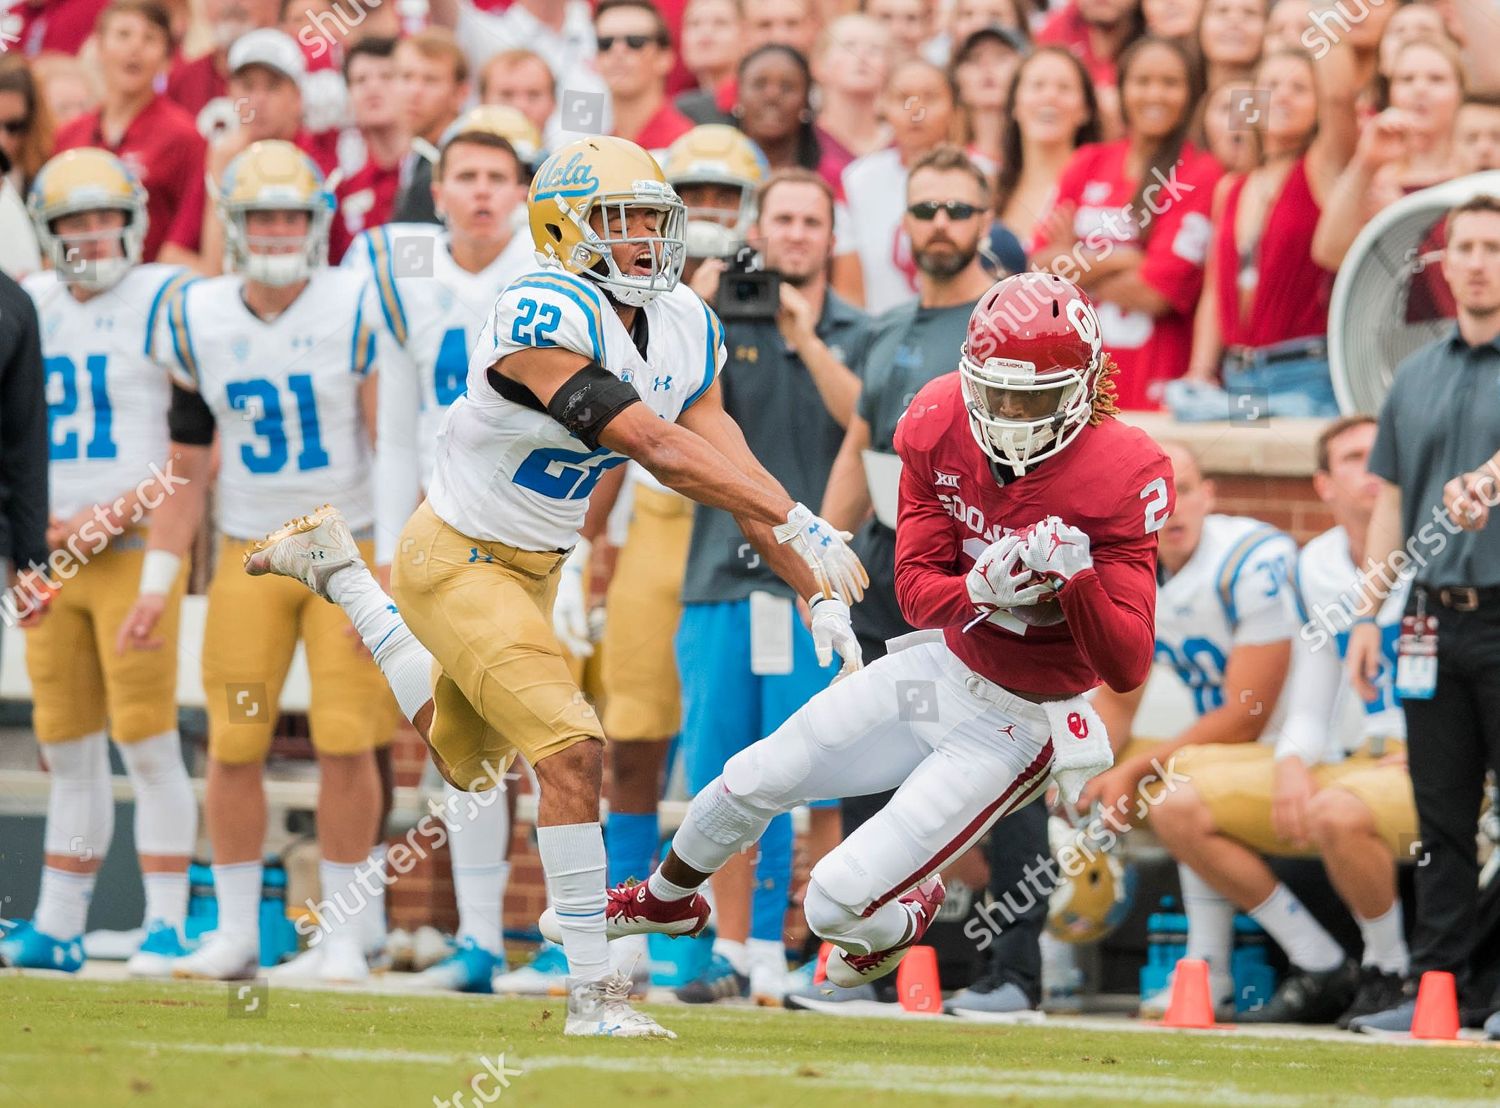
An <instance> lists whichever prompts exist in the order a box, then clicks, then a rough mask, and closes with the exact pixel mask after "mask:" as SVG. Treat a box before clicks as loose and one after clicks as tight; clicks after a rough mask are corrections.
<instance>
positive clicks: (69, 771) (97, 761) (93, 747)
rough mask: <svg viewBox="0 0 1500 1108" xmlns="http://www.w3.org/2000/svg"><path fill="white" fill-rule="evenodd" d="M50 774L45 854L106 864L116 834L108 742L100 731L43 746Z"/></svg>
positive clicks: (44, 844)
mask: <svg viewBox="0 0 1500 1108" xmlns="http://www.w3.org/2000/svg"><path fill="white" fill-rule="evenodd" d="M42 759H43V761H45V762H46V763H47V770H48V772H49V773H50V774H51V788H50V790H49V793H48V797H47V830H46V833H45V835H44V836H43V849H44V850H45V851H46V852H47V853H48V854H62V855H65V856H67V857H70V858H77V859H80V860H82V861H85V862H87V861H102V860H103V859H104V855H105V854H106V853H107V852H108V850H109V842H110V839H111V838H113V837H114V832H115V799H114V794H113V793H112V791H111V789H110V773H109V740H108V739H107V738H106V737H105V735H104V732H102V731H96V732H95V733H94V734H92V735H85V736H84V737H83V738H81V739H72V740H70V741H68V742H62V743H44V744H43V745H42Z"/></svg>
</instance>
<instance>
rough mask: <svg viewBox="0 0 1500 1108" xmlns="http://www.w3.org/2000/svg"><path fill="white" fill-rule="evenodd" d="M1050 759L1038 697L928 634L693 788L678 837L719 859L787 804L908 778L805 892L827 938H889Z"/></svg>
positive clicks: (871, 789) (1039, 777) (1036, 788)
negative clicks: (920, 894) (912, 903)
mask: <svg viewBox="0 0 1500 1108" xmlns="http://www.w3.org/2000/svg"><path fill="white" fill-rule="evenodd" d="M1051 765H1052V741H1051V735H1050V728H1049V726H1048V722H1047V715H1046V713H1045V712H1044V711H1043V710H1042V708H1041V707H1040V706H1039V705H1036V704H1032V703H1029V702H1028V701H1025V700H1022V699H1020V698H1019V697H1017V696H1014V695H1012V694H1011V693H1009V692H1006V691H1005V690H1004V689H1002V688H1000V687H999V686H998V685H995V684H993V683H991V682H989V681H987V680H985V679H984V678H982V677H980V676H978V675H977V674H975V673H974V672H973V671H972V670H970V669H969V668H968V667H967V666H965V665H964V664H963V663H962V662H961V661H959V660H958V658H957V657H955V656H954V655H953V654H952V652H951V651H949V650H948V648H947V646H945V645H944V644H943V643H941V642H931V643H923V644H922V645H919V646H912V647H909V648H907V649H905V650H901V651H898V652H896V653H893V654H888V655H887V656H886V657H884V658H881V659H880V660H878V661H876V662H874V663H873V664H871V665H869V666H867V667H866V668H864V669H862V670H859V671H858V672H857V673H854V674H852V675H851V676H849V677H847V678H846V679H844V680H843V681H840V682H839V683H838V684H836V685H832V686H830V687H829V688H828V689H827V690H825V691H824V692H821V693H819V694H818V695H817V696H815V697H813V698H812V699H811V700H810V701H808V702H807V703H806V704H805V705H803V707H802V708H801V709H799V710H798V711H797V712H796V714H794V715H793V716H792V717H791V718H790V719H788V720H787V721H786V723H784V724H782V725H781V727H779V728H777V729H776V731H775V732H773V733H772V734H771V735H770V736H768V737H767V738H764V739H762V740H761V741H760V742H758V743H755V744H754V745H753V746H750V747H747V748H746V749H745V750H742V751H741V752H740V753H738V754H736V755H735V756H734V757H733V758H731V759H730V760H729V762H728V763H727V764H726V765H725V767H724V773H723V774H722V775H721V776H720V777H719V778H717V779H716V780H715V781H713V782H712V783H710V784H709V785H708V786H707V787H706V788H705V789H704V790H703V791H702V792H700V793H699V794H698V795H697V796H696V797H694V799H693V802H692V806H691V809H690V811H689V813H688V818H687V819H686V820H685V821H684V823H683V825H682V827H681V828H680V829H679V830H678V832H677V835H676V836H675V837H674V839H673V841H672V848H673V850H674V852H675V853H676V854H677V856H678V857H679V858H681V859H682V860H683V861H684V862H686V863H687V864H688V865H689V866H691V867H692V868H694V869H696V870H699V871H701V872H705V873H712V872H714V871H715V870H717V869H718V868H719V867H720V866H722V865H723V864H724V863H725V862H726V861H727V860H728V859H729V858H730V857H732V856H733V855H734V854H735V853H736V852H738V851H740V850H743V849H745V848H747V847H748V846H750V845H751V844H753V843H754V842H755V841H756V839H758V838H759V837H760V834H761V832H762V831H763V830H764V829H765V826H766V824H767V823H769V822H770V820H771V819H772V818H773V817H774V816H776V815H778V814H780V813H781V812H785V811H788V810H789V809H791V808H794V807H796V806H797V805H799V804H804V803H806V802H808V801H811V800H828V799H841V798H843V797H848V796H862V795H866V794H869V793H878V792H883V791H885V790H887V789H891V788H896V787H897V786H900V787H899V789H898V790H897V792H896V795H895V796H894V797H893V798H892V799H891V801H890V802H889V803H888V804H887V805H886V806H885V807H884V808H883V809H882V810H881V811H880V813H879V814H878V815H876V816H874V817H873V818H871V819H870V820H869V821H868V822H866V823H865V824H864V825H863V826H861V827H860V828H859V829H858V830H856V831H855V832H854V834H852V835H850V836H849V838H848V839H846V840H845V841H844V842H843V843H842V844H840V845H839V846H838V847H837V848H836V849H835V850H834V851H833V852H832V853H830V854H828V855H827V856H826V857H825V858H823V859H822V861H820V862H819V863H818V864H817V865H816V866H815V867H814V869H813V872H812V880H811V882H810V884H809V886H808V891H807V897H806V901H805V910H806V913H807V922H808V926H809V927H811V928H812V929H813V931H814V932H816V933H817V934H818V935H819V936H821V937H822V938H824V939H827V940H828V941H830V942H834V943H837V944H838V945H840V946H843V947H845V948H846V949H849V950H852V951H855V952H856V953H866V952H868V951H870V950H881V949H885V948H887V947H889V946H891V945H894V944H895V943H897V942H900V941H901V938H902V935H903V934H904V933H906V931H907V922H908V919H909V915H908V913H907V911H906V910H905V908H903V907H902V906H900V905H899V904H897V903H895V901H896V899H897V898H898V897H899V896H901V894H903V893H905V892H906V891H908V890H909V889H911V888H912V887H913V886H914V885H916V884H917V883H918V882H920V881H922V880H924V879H925V878H927V877H929V876H930V875H932V874H934V873H936V872H937V871H938V870H940V869H942V868H943V867H944V866H945V865H947V864H948V863H949V862H950V861H952V860H954V859H956V858H957V857H958V856H959V855H960V854H962V853H963V852H964V851H965V850H967V849H968V848H969V847H970V846H971V845H973V844H974V842H976V841H977V840H978V839H979V837H980V836H981V835H983V834H984V833H985V831H986V830H988V829H989V827H990V825H991V824H993V823H994V822H995V821H996V820H998V819H1000V818H1001V817H1002V816H1005V815H1008V814H1009V813H1011V812H1013V811H1015V810H1017V809H1018V808H1020V807H1022V806H1023V805H1025V804H1027V803H1028V802H1030V801H1032V800H1034V799H1036V798H1037V797H1038V796H1040V795H1041V794H1042V792H1043V791H1044V789H1045V788H1046V784H1047V779H1048V775H1049V772H1050V769H1051Z"/></svg>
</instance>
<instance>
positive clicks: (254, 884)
mask: <svg viewBox="0 0 1500 1108" xmlns="http://www.w3.org/2000/svg"><path fill="white" fill-rule="evenodd" d="M264 868H265V867H263V866H262V865H261V864H260V863H259V862H235V863H234V864H232V865H227V866H218V865H216V866H214V867H213V871H214V899H215V900H216V901H218V904H219V930H220V931H222V932H223V933H224V934H226V935H237V936H239V937H240V938H242V939H244V940H245V941H246V943H248V944H249V945H251V946H254V947H256V948H257V949H259V947H260V894H261V884H262V881H263V878H264V872H263V871H264Z"/></svg>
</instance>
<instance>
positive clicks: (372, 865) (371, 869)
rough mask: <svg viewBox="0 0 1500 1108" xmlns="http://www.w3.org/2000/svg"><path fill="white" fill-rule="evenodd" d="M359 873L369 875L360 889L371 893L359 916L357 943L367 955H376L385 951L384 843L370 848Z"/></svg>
mask: <svg viewBox="0 0 1500 1108" xmlns="http://www.w3.org/2000/svg"><path fill="white" fill-rule="evenodd" d="M361 871H362V872H367V873H368V874H369V876H368V877H366V878H365V880H364V881H363V882H362V883H361V888H363V889H365V890H373V891H371V892H370V893H369V903H368V904H367V905H366V906H365V910H364V911H362V912H361V913H360V914H359V941H360V945H361V946H362V947H364V950H365V953H366V954H367V955H370V954H378V953H380V951H382V950H384V949H385V930H386V923H385V881H384V880H383V878H384V877H385V844H384V843H381V844H380V845H379V846H372V847H371V848H370V856H369V857H368V858H366V859H365V861H364V862H363V863H362V865H361Z"/></svg>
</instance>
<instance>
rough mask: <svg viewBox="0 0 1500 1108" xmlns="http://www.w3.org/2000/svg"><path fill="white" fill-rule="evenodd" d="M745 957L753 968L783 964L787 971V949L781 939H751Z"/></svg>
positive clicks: (783, 968) (782, 966)
mask: <svg viewBox="0 0 1500 1108" xmlns="http://www.w3.org/2000/svg"><path fill="white" fill-rule="evenodd" d="M745 955H746V957H747V958H748V959H749V962H750V964H751V965H752V966H760V965H774V964H775V963H776V962H778V961H779V962H780V963H781V968H782V970H783V971H784V970H785V969H786V947H785V946H783V945H782V943H781V940H780V939H750V940H748V941H747V942H746V943H745Z"/></svg>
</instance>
